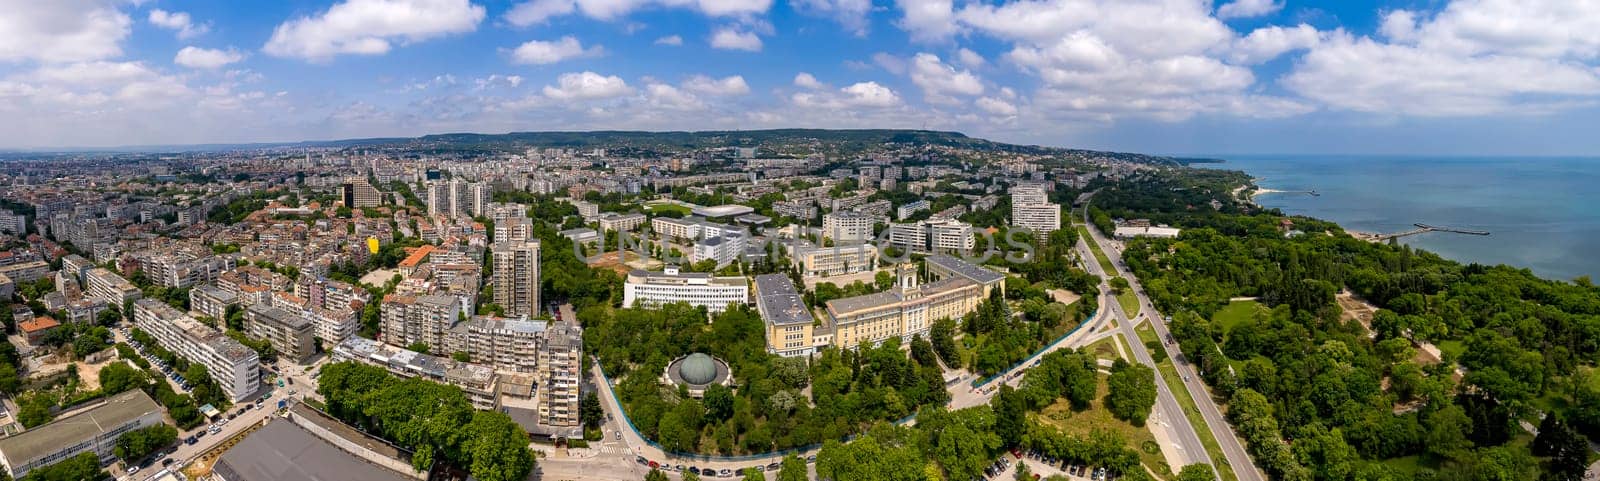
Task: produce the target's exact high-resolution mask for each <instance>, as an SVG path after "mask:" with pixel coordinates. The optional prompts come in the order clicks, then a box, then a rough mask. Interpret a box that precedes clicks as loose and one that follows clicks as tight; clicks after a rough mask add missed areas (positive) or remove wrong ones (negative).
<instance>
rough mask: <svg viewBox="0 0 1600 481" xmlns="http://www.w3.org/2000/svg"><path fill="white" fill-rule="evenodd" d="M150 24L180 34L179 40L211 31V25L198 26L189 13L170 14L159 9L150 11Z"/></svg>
mask: <svg viewBox="0 0 1600 481" xmlns="http://www.w3.org/2000/svg"><path fill="white" fill-rule="evenodd" d="M149 20H150V23H151V24H152V25H155V26H157V27H161V28H165V29H167V30H172V31H174V32H177V33H178V39H180V40H187V39H191V38H194V37H198V36H200V35H202V34H204V33H206V32H208V31H211V27H210V26H209V25H196V24H195V23H194V19H192V18H189V14H188V13H187V12H168V11H166V10H162V9H159V8H156V9H151V10H150V17H149Z"/></svg>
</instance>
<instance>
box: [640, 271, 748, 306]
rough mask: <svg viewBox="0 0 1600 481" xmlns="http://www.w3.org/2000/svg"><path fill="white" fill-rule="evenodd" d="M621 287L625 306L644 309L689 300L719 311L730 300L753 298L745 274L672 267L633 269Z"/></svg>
mask: <svg viewBox="0 0 1600 481" xmlns="http://www.w3.org/2000/svg"><path fill="white" fill-rule="evenodd" d="M622 289H623V290H622V305H623V306H625V307H638V308H645V309H653V308H656V307H659V306H661V305H662V304H670V303H674V302H687V303H689V304H690V305H693V306H697V307H705V308H706V310H707V311H709V312H711V313H719V312H722V311H723V310H725V309H727V307H728V304H730V303H733V304H739V305H744V304H745V303H747V302H748V301H749V298H750V287H749V285H748V283H747V282H746V281H745V278H744V277H740V276H733V277H712V276H711V275H710V274H706V273H700V272H678V270H677V269H676V268H671V267H669V268H667V269H666V271H665V272H648V271H639V270H636V271H633V272H632V273H629V274H628V279H627V282H626V283H624V284H623V285H622Z"/></svg>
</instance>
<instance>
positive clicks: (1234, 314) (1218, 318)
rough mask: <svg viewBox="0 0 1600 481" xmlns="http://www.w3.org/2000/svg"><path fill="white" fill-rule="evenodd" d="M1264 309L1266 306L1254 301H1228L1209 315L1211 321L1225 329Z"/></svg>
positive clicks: (1229, 328)
mask: <svg viewBox="0 0 1600 481" xmlns="http://www.w3.org/2000/svg"><path fill="white" fill-rule="evenodd" d="M1265 309H1266V307H1264V306H1262V305H1261V303H1260V302H1256V301H1234V302H1229V303H1228V305H1227V306H1226V307H1223V308H1222V310H1220V311H1217V313H1216V314H1214V315H1212V316H1211V322H1212V323H1214V324H1216V325H1217V326H1219V327H1222V329H1223V330H1224V331H1227V330H1231V329H1233V326H1236V325H1238V324H1239V323H1240V322H1244V321H1245V320H1246V319H1250V318H1251V317H1252V316H1254V315H1255V314H1256V312H1257V311H1262V310H1265Z"/></svg>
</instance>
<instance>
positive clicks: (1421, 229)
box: [1373, 222, 1489, 241]
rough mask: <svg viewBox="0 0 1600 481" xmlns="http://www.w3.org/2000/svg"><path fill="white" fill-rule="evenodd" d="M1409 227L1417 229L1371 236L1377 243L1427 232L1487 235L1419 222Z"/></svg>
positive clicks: (1483, 232)
mask: <svg viewBox="0 0 1600 481" xmlns="http://www.w3.org/2000/svg"><path fill="white" fill-rule="evenodd" d="M1411 225H1414V226H1417V228H1415V229H1411V230H1408V231H1405V232H1395V233H1393V234H1377V235H1374V236H1373V239H1374V240H1378V241H1386V240H1389V239H1399V238H1401V237H1406V236H1414V235H1417V234H1423V233H1427V232H1449V233H1452V234H1466V235H1489V231H1483V230H1470V229H1457V228H1454V227H1444V226H1436V225H1428V224H1423V223H1421V222H1418V223H1415V224H1411Z"/></svg>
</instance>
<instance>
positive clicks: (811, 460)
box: [806, 454, 817, 464]
mask: <svg viewBox="0 0 1600 481" xmlns="http://www.w3.org/2000/svg"><path fill="white" fill-rule="evenodd" d="M815 462H817V455H815V454H813V455H810V456H806V464H811V463H815Z"/></svg>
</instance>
